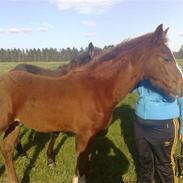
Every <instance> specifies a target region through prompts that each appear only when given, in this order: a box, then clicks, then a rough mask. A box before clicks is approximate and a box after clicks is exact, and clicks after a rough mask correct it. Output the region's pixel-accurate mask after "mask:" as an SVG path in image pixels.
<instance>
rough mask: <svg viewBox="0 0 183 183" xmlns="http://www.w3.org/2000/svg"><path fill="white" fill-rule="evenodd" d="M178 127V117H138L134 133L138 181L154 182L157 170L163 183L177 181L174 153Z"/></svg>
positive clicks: (174, 182) (139, 182)
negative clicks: (153, 118) (150, 118)
mask: <svg viewBox="0 0 183 183" xmlns="http://www.w3.org/2000/svg"><path fill="white" fill-rule="evenodd" d="M178 129H179V122H178V120H177V119H169V120H144V119H141V118H139V117H136V121H135V123H134V133H135V140H136V148H137V152H138V160H139V167H138V168H139V174H138V181H137V182H138V183H152V181H153V179H154V173H155V171H156V172H157V175H158V178H159V180H160V182H161V183H177V178H176V177H175V162H174V156H173V155H174V151H175V148H176V143H177V139H178Z"/></svg>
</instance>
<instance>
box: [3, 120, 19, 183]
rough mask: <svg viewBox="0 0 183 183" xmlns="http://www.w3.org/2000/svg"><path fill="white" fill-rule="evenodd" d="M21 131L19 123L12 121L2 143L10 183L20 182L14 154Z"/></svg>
mask: <svg viewBox="0 0 183 183" xmlns="http://www.w3.org/2000/svg"><path fill="white" fill-rule="evenodd" d="M19 131H20V127H19V124H18V123H12V124H11V125H10V126H9V128H8V129H7V130H6V132H5V136H4V139H3V142H2V143H1V145H0V148H1V152H2V155H3V157H4V160H5V166H6V170H7V174H8V178H9V183H18V179H17V176H16V172H15V169H14V166H13V161H12V156H13V150H14V146H15V143H16V140H17V137H18V134H19Z"/></svg>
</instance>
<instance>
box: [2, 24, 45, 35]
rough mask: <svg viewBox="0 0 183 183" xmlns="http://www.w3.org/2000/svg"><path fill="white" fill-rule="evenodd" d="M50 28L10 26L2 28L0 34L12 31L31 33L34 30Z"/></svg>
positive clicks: (43, 30)
mask: <svg viewBox="0 0 183 183" xmlns="http://www.w3.org/2000/svg"><path fill="white" fill-rule="evenodd" d="M48 30H49V28H48V27H46V26H40V27H38V28H30V27H22V28H17V27H10V28H6V29H3V28H0V34H2V33H10V34H30V33H33V32H47V31H48Z"/></svg>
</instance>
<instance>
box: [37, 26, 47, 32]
mask: <svg viewBox="0 0 183 183" xmlns="http://www.w3.org/2000/svg"><path fill="white" fill-rule="evenodd" d="M37 31H38V32H47V31H48V28H47V27H38V28H37Z"/></svg>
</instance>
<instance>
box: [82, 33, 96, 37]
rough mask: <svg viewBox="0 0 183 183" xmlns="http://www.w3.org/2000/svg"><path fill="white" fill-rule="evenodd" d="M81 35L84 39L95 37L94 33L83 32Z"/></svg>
mask: <svg viewBox="0 0 183 183" xmlns="http://www.w3.org/2000/svg"><path fill="white" fill-rule="evenodd" d="M83 35H84V36H85V37H88V38H90V37H94V36H96V33H95V32H85V33H84V34H83Z"/></svg>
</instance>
